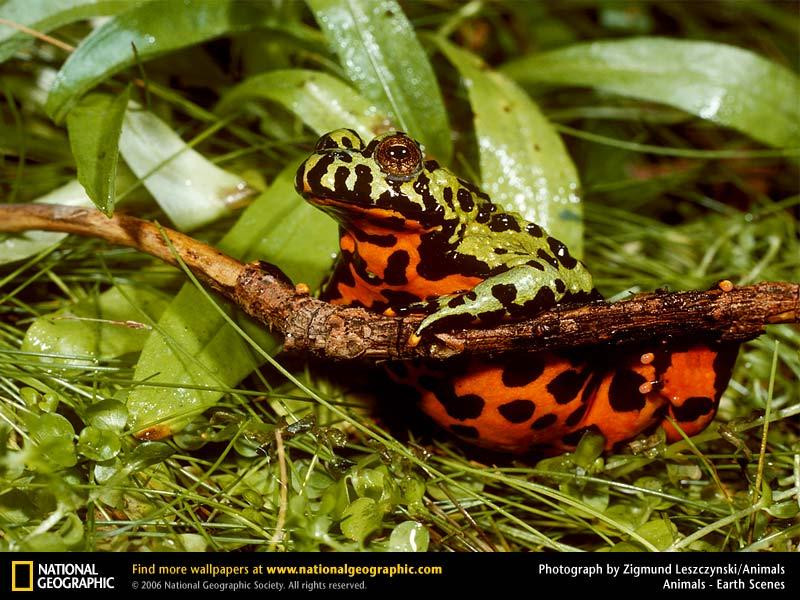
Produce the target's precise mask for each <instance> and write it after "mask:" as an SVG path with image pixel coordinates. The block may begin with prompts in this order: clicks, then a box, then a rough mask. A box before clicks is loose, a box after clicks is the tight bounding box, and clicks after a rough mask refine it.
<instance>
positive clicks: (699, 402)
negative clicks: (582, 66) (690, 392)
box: [672, 396, 714, 423]
mask: <svg viewBox="0 0 800 600" xmlns="http://www.w3.org/2000/svg"><path fill="white" fill-rule="evenodd" d="M713 409H714V401H713V400H712V399H711V398H709V397H707V396H692V397H691V398H687V399H686V400H685V401H684V403H683V404H681V405H680V406H673V407H672V414H673V415H675V419H677V420H678V421H680V422H682V423H686V422H691V421H696V420H697V419H699V418H700V417H702V416H704V415H707V414H708V413H710V412H711V411H712V410H713Z"/></svg>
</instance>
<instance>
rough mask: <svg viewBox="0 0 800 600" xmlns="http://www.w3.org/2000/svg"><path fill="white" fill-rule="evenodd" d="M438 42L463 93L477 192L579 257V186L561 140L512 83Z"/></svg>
mask: <svg viewBox="0 0 800 600" xmlns="http://www.w3.org/2000/svg"><path fill="white" fill-rule="evenodd" d="M438 43H439V46H440V47H441V49H442V51H443V52H444V54H445V55H446V56H447V58H448V59H449V60H450V61H451V62H452V63H453V65H455V67H456V68H457V69H458V70H459V72H460V73H461V77H462V78H463V79H464V84H465V86H466V88H467V92H468V93H469V101H470V104H471V105H472V112H473V114H474V119H475V134H476V135H477V138H478V149H479V151H480V162H481V179H482V182H483V189H484V190H485V191H486V192H487V193H488V194H489V195H490V196H491V197H492V200H494V201H495V202H497V203H498V204H501V205H503V206H505V207H506V208H507V209H509V210H514V211H516V212H518V213H520V214H521V215H522V216H523V217H525V218H526V219H528V220H529V221H533V222H535V223H538V224H539V225H541V226H542V227H544V228H545V229H547V230H548V231H549V233H550V234H551V235H553V236H554V237H556V238H558V239H560V240H561V241H563V242H564V243H565V244H566V245H567V246H569V249H570V252H571V253H572V254H574V255H575V256H578V257H580V256H582V254H583V216H582V214H583V213H582V207H581V198H580V195H579V186H580V183H579V181H578V174H577V172H576V171H575V166H574V165H573V163H572V159H571V158H570V157H569V154H568V153H567V150H566V148H565V147H564V143H563V142H562V141H561V138H560V137H559V136H558V134H557V133H556V132H555V130H554V129H553V127H552V125H551V124H550V122H549V121H548V120H547V119H546V118H545V117H544V115H542V113H541V111H540V110H539V108H538V107H537V106H536V104H534V102H533V101H532V100H531V99H530V97H529V96H528V95H527V94H526V93H525V92H524V91H523V90H522V89H520V88H519V86H517V85H516V84H515V83H514V82H513V81H511V80H510V79H508V78H507V77H506V76H505V75H503V74H501V73H498V72H496V71H492V70H491V69H489V68H488V67H487V66H486V65H485V64H484V63H483V61H481V60H480V59H479V58H478V57H477V56H475V55H474V54H471V53H469V52H467V51H466V50H462V49H461V48H458V47H456V46H454V45H453V44H451V43H449V42H447V41H446V40H443V39H439V40H438Z"/></svg>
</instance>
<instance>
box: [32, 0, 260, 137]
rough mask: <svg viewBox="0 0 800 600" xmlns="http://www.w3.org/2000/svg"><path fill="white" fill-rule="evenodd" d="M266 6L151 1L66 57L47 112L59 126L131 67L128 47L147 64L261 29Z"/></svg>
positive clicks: (218, 0) (219, 0)
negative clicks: (78, 105) (80, 103)
mask: <svg viewBox="0 0 800 600" xmlns="http://www.w3.org/2000/svg"><path fill="white" fill-rule="evenodd" d="M271 15H272V8H271V6H270V4H268V3H260V2H237V1H236V0H214V2H192V3H187V2H175V1H173V0H152V1H151V2H148V3H147V4H143V5H141V6H136V7H134V8H132V9H131V10H129V11H127V12H124V13H122V14H121V15H118V16H116V17H114V18H113V19H111V20H110V21H108V22H107V23H105V24H104V25H102V26H101V27H98V28H97V29H95V30H94V31H93V32H92V33H91V34H89V35H88V36H87V37H86V38H85V39H84V40H83V41H82V42H81V44H80V45H79V46H78V47H77V48H76V49H75V51H74V52H73V53H72V54H71V55H70V57H69V58H68V59H67V61H66V62H65V63H64V65H63V66H62V67H61V70H60V71H59V72H58V75H57V76H56V80H55V82H54V84H53V87H52V88H51V90H50V95H49V96H48V98H47V106H46V109H47V112H48V114H49V115H50V116H51V117H52V118H53V119H54V120H55V121H57V122H60V121H61V120H62V119H63V118H64V117H65V116H66V114H67V113H68V112H69V110H70V108H72V105H73V104H74V103H75V102H76V101H77V100H78V98H80V96H81V95H83V94H84V93H86V92H87V91H88V90H90V89H91V88H93V87H94V86H95V85H97V84H98V83H100V82H101V81H103V80H104V79H106V78H108V77H111V76H112V75H114V74H115V73H118V72H120V71H121V70H123V69H125V68H126V67H128V66H130V65H132V64H134V54H133V50H132V48H131V44H133V45H134V46H136V53H137V54H138V56H139V59H140V60H142V61H147V60H149V59H151V58H155V57H156V56H160V55H162V54H165V53H167V52H172V51H174V50H177V49H179V48H186V47H187V46H193V45H195V44H199V43H201V42H205V41H207V40H210V39H213V38H216V37H219V36H222V35H226V34H229V33H235V32H238V31H247V30H250V29H257V28H259V27H263V26H265V25H266V24H267V23H268V22H269V21H270V20H271Z"/></svg>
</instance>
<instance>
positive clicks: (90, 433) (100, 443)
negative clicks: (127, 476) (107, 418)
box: [78, 425, 122, 461]
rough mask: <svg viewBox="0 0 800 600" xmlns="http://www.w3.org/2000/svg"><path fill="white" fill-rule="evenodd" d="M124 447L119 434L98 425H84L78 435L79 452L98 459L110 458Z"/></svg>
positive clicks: (92, 458)
mask: <svg viewBox="0 0 800 600" xmlns="http://www.w3.org/2000/svg"><path fill="white" fill-rule="evenodd" d="M121 448H122V442H121V441H120V437H119V434H118V433H116V432H114V431H109V430H108V429H100V428H98V427H93V426H91V425H90V426H89V427H84V428H83V431H81V434H80V435H79V436H78V452H80V453H81V454H83V455H84V456H85V457H86V458H89V459H91V460H97V461H104V460H110V459H112V458H114V457H115V456H116V455H117V454H119V451H120V449H121Z"/></svg>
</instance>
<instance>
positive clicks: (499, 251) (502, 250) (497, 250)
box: [494, 248, 508, 254]
mask: <svg viewBox="0 0 800 600" xmlns="http://www.w3.org/2000/svg"><path fill="white" fill-rule="evenodd" d="M494 253H495V254H508V249H506V248H495V249H494Z"/></svg>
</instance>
